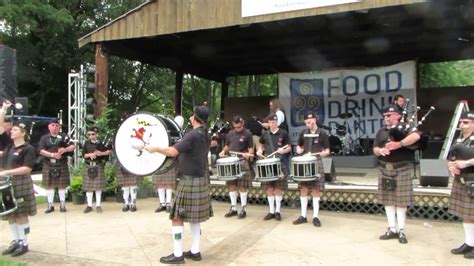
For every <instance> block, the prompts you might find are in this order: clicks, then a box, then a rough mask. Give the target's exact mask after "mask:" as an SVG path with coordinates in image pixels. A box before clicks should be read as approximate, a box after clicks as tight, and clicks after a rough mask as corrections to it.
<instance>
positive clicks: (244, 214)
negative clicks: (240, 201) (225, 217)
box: [239, 209, 247, 219]
mask: <svg viewBox="0 0 474 266" xmlns="http://www.w3.org/2000/svg"><path fill="white" fill-rule="evenodd" d="M245 217H247V212H246V211H245V209H242V210H241V211H240V212H239V219H244V218H245Z"/></svg>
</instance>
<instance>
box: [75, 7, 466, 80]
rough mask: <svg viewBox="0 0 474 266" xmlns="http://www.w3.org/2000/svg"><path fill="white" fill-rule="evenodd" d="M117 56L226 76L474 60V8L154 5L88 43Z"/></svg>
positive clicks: (140, 9) (209, 76) (109, 26)
mask: <svg viewBox="0 0 474 266" xmlns="http://www.w3.org/2000/svg"><path fill="white" fill-rule="evenodd" d="M97 42H100V43H102V45H103V47H104V49H105V51H107V52H108V53H109V54H110V55H115V56H119V57H124V58H128V59H130V60H137V61H141V62H143V63H147V64H151V65H156V66H159V67H164V68H170V69H173V70H175V71H182V72H184V73H190V74H194V75H197V76H200V77H203V78H207V79H211V80H216V81H224V80H225V79H226V78H227V77H230V76H236V75H249V74H272V73H280V72H305V71H317V70H322V69H331V68H341V67H346V68H348V67H364V66H367V67H372V66H381V65H390V64H393V63H397V62H401V61H406V60H418V62H421V63H428V62H441V61H450V60H462V59H473V58H474V3H473V1H472V0H467V1H442V0H433V1H428V2H425V1H415V0H399V1H395V0H378V1H377V0H364V1H360V2H358V3H352V4H344V5H337V6H330V7H323V8H312V9H305V10H300V11H292V12H284V13H276V14H270V15H260V16H254V17H244V18H243V17H241V2H240V0H157V1H150V2H147V3H144V4H142V5H141V6H138V7H137V8H135V9H133V10H131V11H129V12H128V13H126V14H124V15H123V16H121V17H119V18H117V19H115V20H113V21H111V22H110V23H108V24H106V25H104V26H102V27H100V28H98V29H96V30H95V31H93V32H91V33H89V34H87V35H85V36H83V37H82V38H81V39H79V45H80V46H83V45H86V44H88V43H97Z"/></svg>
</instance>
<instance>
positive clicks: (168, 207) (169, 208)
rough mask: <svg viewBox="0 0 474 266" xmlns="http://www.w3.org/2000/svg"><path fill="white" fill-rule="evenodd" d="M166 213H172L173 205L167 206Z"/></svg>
mask: <svg viewBox="0 0 474 266" xmlns="http://www.w3.org/2000/svg"><path fill="white" fill-rule="evenodd" d="M166 212H167V213H170V212H171V204H166Z"/></svg>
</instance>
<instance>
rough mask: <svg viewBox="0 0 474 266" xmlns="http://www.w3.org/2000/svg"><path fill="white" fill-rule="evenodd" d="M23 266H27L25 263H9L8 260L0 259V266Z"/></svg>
mask: <svg viewBox="0 0 474 266" xmlns="http://www.w3.org/2000/svg"><path fill="white" fill-rule="evenodd" d="M7 265H8V266H20V265H21V266H25V265H27V264H26V263H21V262H15V261H10V260H6V259H4V258H1V257H0V266H7Z"/></svg>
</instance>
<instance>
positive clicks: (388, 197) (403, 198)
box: [377, 164, 415, 207]
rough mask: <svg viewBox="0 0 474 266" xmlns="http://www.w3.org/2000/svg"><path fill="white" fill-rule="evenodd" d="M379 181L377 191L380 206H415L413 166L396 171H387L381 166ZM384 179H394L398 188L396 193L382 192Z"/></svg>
mask: <svg viewBox="0 0 474 266" xmlns="http://www.w3.org/2000/svg"><path fill="white" fill-rule="evenodd" d="M378 168H379V179H378V189H377V194H378V197H377V200H378V203H379V204H383V205H384V206H393V205H395V206H398V207H405V206H413V205H414V203H415V196H414V192H413V180H412V178H411V166H410V165H408V164H407V165H406V166H404V167H400V168H398V169H394V170H387V169H385V168H384V167H382V166H379V167H378ZM382 177H389V178H394V179H395V180H396V183H397V184H396V187H395V190H394V191H385V190H382Z"/></svg>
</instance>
